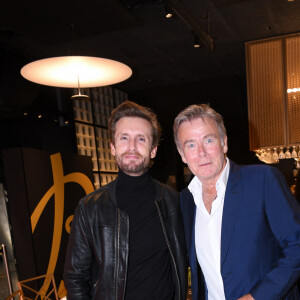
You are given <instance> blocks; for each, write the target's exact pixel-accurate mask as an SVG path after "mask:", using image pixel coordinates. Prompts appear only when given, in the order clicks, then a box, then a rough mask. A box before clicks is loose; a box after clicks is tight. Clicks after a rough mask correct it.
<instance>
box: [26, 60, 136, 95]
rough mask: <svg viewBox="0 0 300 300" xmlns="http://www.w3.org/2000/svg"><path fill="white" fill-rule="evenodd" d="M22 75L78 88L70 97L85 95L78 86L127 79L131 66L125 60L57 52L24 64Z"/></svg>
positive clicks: (95, 85) (92, 85) (33, 80)
mask: <svg viewBox="0 0 300 300" xmlns="http://www.w3.org/2000/svg"><path fill="white" fill-rule="evenodd" d="M21 75H22V76H23V77H24V78H26V79H27V80H29V81H32V82H35V83H38V84H42V85H47V86H54V87H65V88H78V94H77V95H74V96H72V97H73V98H77V99H78V98H87V97H88V96H86V95H82V94H81V92H80V88H91V87H100V86H106V85H112V84H116V83H119V82H121V81H124V80H126V79H128V78H129V77H130V76H131V75H132V70H131V69H130V68H129V67H128V66H127V65H125V64H123V63H121V62H118V61H115V60H111V59H106V58H100V57H91V56H59V57H52V58H45V59H41V60H37V61H34V62H31V63H29V64H27V65H25V66H24V67H23V68H22V69H21Z"/></svg>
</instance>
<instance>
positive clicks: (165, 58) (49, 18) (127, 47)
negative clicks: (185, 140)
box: [0, 0, 300, 188]
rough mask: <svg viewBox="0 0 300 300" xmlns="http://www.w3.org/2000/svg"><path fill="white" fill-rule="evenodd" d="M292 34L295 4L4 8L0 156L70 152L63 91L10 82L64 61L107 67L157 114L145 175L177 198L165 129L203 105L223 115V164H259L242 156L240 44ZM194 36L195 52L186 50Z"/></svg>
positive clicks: (174, 159)
mask: <svg viewBox="0 0 300 300" xmlns="http://www.w3.org/2000/svg"><path fill="white" fill-rule="evenodd" d="M166 4H168V5H169V6H171V7H173V9H174V10H175V13H174V14H173V18H171V19H166V18H165V17H164V12H165V5H166ZM178 7H180V9H179V10H178ZM299 31H300V1H299V0H294V1H288V0H269V1H267V0H253V1H247V0H182V1H175V0H167V1H149V0H148V1H147V0H144V1H134V0H120V1H117V0H107V1H104V0H99V1H95V0H87V1H84V2H82V1H78V0H74V1H58V0H53V1H51V2H43V1H37V0H32V1H20V0H15V1H5V2H3V3H2V7H1V12H0V88H1V89H0V91H1V93H0V140H1V142H0V147H1V149H7V148H12V147H30V148H36V149H42V150H46V151H49V152H50V153H55V152H58V151H59V152H64V153H72V152H73V153H76V152H77V150H76V140H75V131H74V121H73V112H72V102H71V100H70V95H71V92H72V91H71V90H70V89H62V88H54V87H47V86H41V85H38V84H34V83H31V82H29V81H27V80H25V79H24V78H22V77H21V75H20V69H21V68H22V66H24V65H25V64H27V63H29V62H31V61H34V60H37V59H42V58H47V57H53V56H62V55H70V54H72V55H86V56H99V57H105V58H110V59H116V60H119V61H121V62H123V63H126V64H127V65H129V66H130V67H131V68H132V70H133V75H132V77H131V78H129V79H128V80H126V81H125V82H123V83H120V84H117V85H115V86H114V87H115V88H117V89H120V90H122V91H125V92H127V93H128V98H129V99H130V100H132V101H135V102H138V103H140V104H143V105H146V106H148V107H150V108H152V109H153V110H154V111H155V112H156V113H157V114H158V118H159V121H160V122H161V124H162V127H163V137H162V138H163V140H162V142H161V146H160V148H159V151H158V156H157V158H156V161H155V164H154V166H153V168H152V173H153V175H154V176H155V177H156V178H158V179H160V180H161V181H164V182H165V181H166V180H167V177H168V176H169V175H170V174H173V175H177V178H178V180H179V183H178V185H179V186H178V188H181V187H182V185H183V181H182V176H183V174H182V168H181V167H182V166H183V164H182V163H181V161H180V159H179V156H178V154H177V151H176V148H175V146H174V143H173V136H172V123H173V120H174V118H175V116H176V115H177V114H178V113H179V112H180V110H182V109H183V108H184V107H186V106H188V105H189V104H195V103H209V104H210V105H211V106H212V107H213V108H214V109H216V110H217V111H218V112H219V113H221V114H222V115H223V117H224V121H225V125H226V128H227V131H228V143H229V152H228V156H229V157H230V158H231V159H233V160H234V161H236V162H237V163H243V164H248V163H259V161H258V159H257V158H256V157H255V155H254V153H252V152H250V151H249V142H248V140H249V138H248V115H247V88H246V64H245V50H244V46H245V42H247V41H253V40H257V39H263V38H269V37H276V36H279V35H284V34H292V33H296V32H299ZM195 36H196V37H197V38H199V39H200V44H201V47H200V48H194V47H193V43H194V39H195ZM208 40H211V41H212V43H211V44H209V43H208ZM212 44H213V49H211V45H212ZM24 113H26V114H27V115H24ZM39 115H42V117H41V118H38V116H39ZM66 122H67V124H66ZM1 155H2V154H1ZM0 163H1V165H0V181H1V182H2V181H3V180H4V174H3V163H2V159H1V158H0ZM281 164H284V165H288V167H283V169H284V170H285V169H286V170H287V171H284V172H285V173H286V174H285V175H286V177H287V178H289V177H290V173H291V168H290V163H289V162H284V163H281ZM180 178H181V179H180Z"/></svg>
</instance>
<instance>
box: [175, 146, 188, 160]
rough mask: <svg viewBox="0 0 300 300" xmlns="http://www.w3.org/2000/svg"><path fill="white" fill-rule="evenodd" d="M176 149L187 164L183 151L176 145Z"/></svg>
mask: <svg viewBox="0 0 300 300" xmlns="http://www.w3.org/2000/svg"><path fill="white" fill-rule="evenodd" d="M177 150H178V153H179V154H180V156H181V160H182V161H183V162H184V163H185V164H187V161H186V159H185V156H184V153H183V151H182V150H180V149H179V148H178V147H177Z"/></svg>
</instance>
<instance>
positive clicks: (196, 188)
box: [188, 157, 230, 204]
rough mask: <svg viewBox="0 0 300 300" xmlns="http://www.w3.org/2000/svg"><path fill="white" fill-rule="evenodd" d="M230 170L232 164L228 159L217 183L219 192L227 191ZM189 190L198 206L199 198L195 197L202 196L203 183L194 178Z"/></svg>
mask: <svg viewBox="0 0 300 300" xmlns="http://www.w3.org/2000/svg"><path fill="white" fill-rule="evenodd" d="M229 169H230V162H229V159H228V158H227V157H226V165H225V167H224V169H223V171H222V173H221V175H220V177H219V178H218V180H217V183H216V189H217V191H218V192H219V190H220V189H222V190H223V191H225V189H226V185H227V181H228V177H229ZM188 189H189V190H190V192H191V193H192V195H193V196H194V200H195V203H196V204H197V200H196V198H198V197H195V195H202V183H201V181H200V180H199V179H198V177H197V176H194V178H193V179H192V181H191V182H190V184H189V185H188ZM201 198H202V197H201Z"/></svg>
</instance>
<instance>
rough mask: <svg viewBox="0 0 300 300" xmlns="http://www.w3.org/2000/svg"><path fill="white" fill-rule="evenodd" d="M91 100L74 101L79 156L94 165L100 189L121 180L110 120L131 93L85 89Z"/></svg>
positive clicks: (97, 185)
mask: <svg viewBox="0 0 300 300" xmlns="http://www.w3.org/2000/svg"><path fill="white" fill-rule="evenodd" d="M83 92H84V94H86V95H88V96H89V99H87V100H73V101H74V102H73V111H74V119H75V128H76V138H77V148H78V154H81V155H86V156H90V157H91V158H92V162H93V173H94V186H95V188H96V189H97V188H99V187H101V186H104V185H106V184H107V183H109V182H110V181H112V180H114V179H115V178H116V177H117V172H118V167H117V164H116V162H115V159H114V157H113V156H112V155H111V153H110V145H109V137H108V130H107V126H108V120H109V116H110V114H111V111H112V110H113V109H114V108H115V107H117V106H118V105H119V104H121V103H122V102H123V101H125V100H127V93H125V92H122V91H120V90H117V89H114V88H112V87H99V88H90V89H84V90H83Z"/></svg>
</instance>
